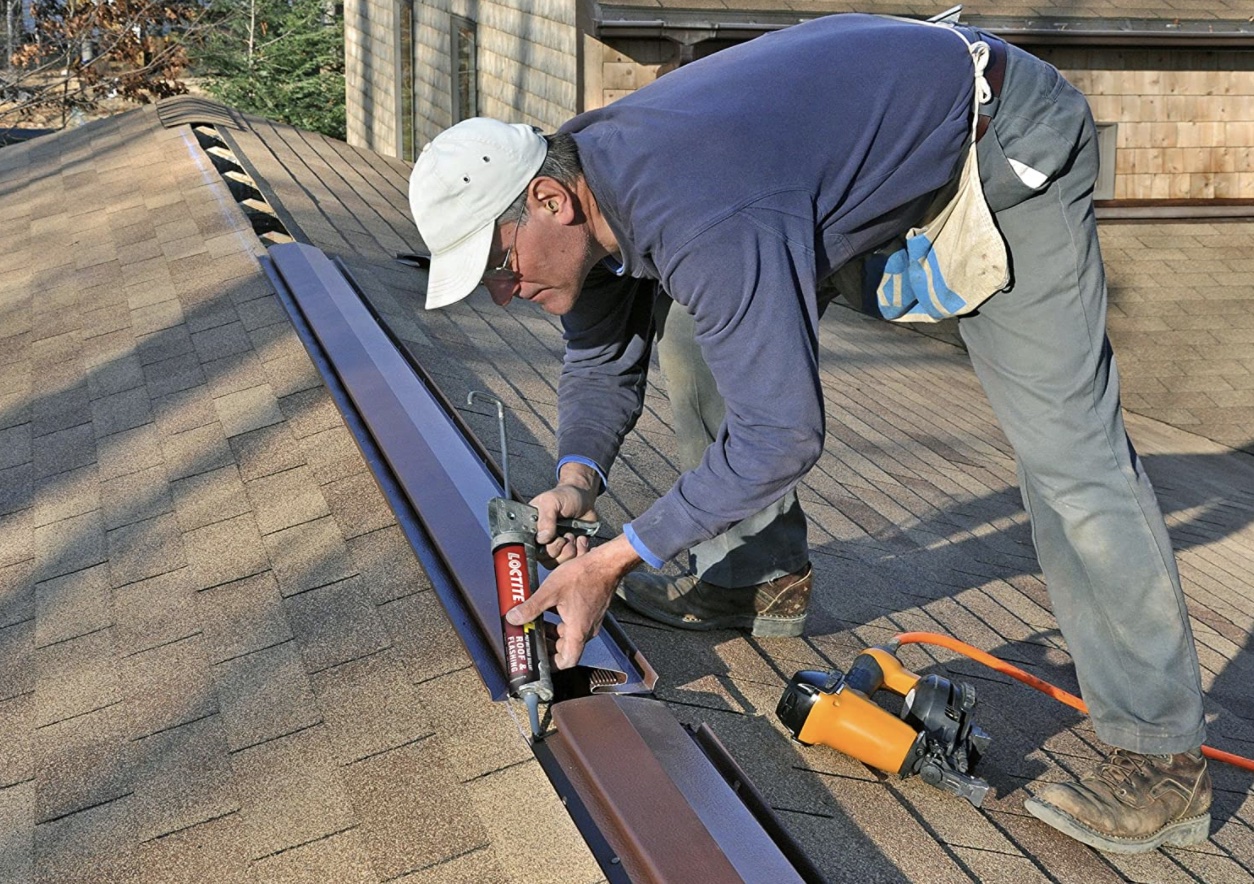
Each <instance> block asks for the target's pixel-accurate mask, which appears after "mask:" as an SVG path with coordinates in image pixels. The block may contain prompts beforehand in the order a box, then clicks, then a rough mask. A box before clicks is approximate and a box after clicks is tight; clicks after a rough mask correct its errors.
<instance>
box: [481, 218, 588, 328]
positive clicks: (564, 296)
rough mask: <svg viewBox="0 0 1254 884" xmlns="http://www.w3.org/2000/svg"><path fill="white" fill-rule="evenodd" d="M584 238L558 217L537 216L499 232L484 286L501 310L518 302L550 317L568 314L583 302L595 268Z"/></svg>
mask: <svg viewBox="0 0 1254 884" xmlns="http://www.w3.org/2000/svg"><path fill="white" fill-rule="evenodd" d="M589 246H590V243H589V242H588V237H587V235H586V234H585V232H584V231H583V230H582V229H581V228H579V227H577V226H571V225H565V224H561V223H559V222H558V221H556V220H555V219H554V217H553V213H551V212H547V211H544V210H539V211H536V210H532V211H531V212H529V213H528V215H527V217H526V218H525V219H523V221H522V223H521V224H515V223H507V224H502V225H500V226H499V227H497V230H496V238H495V240H494V241H493V247H492V252H491V254H490V255H489V256H488V269H487V270H486V271H485V272H484V275H483V285H484V287H485V288H487V290H488V292H489V293H490V294H491V295H492V300H493V301H494V302H495V303H497V304H498V305H500V306H502V307H506V306H508V305H509V303H510V301H512V300H513V299H514V298H521V299H522V300H524V301H530V302H531V303H533V304H535V305H536V306H538V307H540V309H542V310H544V311H545V312H546V313H551V314H553V315H554V316H561V315H563V314H565V313H569V312H570V310H571V308H573V307H574V306H575V302H576V301H577V300H578V299H579V293H580V291H581V290H582V288H583V281H584V278H585V277H586V276H587V275H588V267H589V266H590V260H589V256H590V248H589Z"/></svg>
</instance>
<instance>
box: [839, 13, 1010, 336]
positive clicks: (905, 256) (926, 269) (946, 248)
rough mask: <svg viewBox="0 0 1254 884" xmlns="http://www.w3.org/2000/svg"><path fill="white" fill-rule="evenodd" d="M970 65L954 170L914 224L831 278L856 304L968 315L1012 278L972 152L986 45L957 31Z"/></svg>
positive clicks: (884, 314)
mask: <svg viewBox="0 0 1254 884" xmlns="http://www.w3.org/2000/svg"><path fill="white" fill-rule="evenodd" d="M933 27H946V28H947V29H948V30H949V31H951V32H952V33H953V34H955V35H956V36H958V37H959V38H960V39H962V40H963V41H964V42H965V43H966V44H967V48H968V50H969V51H970V53H971V61H972V64H973V65H974V70H975V102H976V107H975V113H974V114H973V115H972V127H971V140H970V143H969V144H968V146H967V151H966V157H965V159H964V160H963V163H962V169H961V171H960V172H959V173H958V175H957V176H956V177H955V178H954V179H953V180H951V181H950V182H949V184H947V185H945V187H943V188H941V189H940V190H939V191H937V193H936V195H935V196H934V197H933V199H932V202H931V203H930V204H929V205H928V208H927V211H926V212H925V213H924V216H923V220H922V222H921V223H920V225H919V226H918V227H914V228H912V229H910V230H909V231H907V232H906V234H905V235H904V236H900V237H897V238H896V239H894V240H892V241H891V242H889V243H888V244H887V245H885V246H883V247H881V248H879V249H877V250H875V251H874V252H871V253H869V254H867V255H863V256H861V257H859V258H856V259H854V260H853V261H850V262H849V263H848V264H846V265H845V266H844V267H842V268H841V269H840V270H839V271H837V273H836V275H835V277H834V278H833V280H832V283H833V284H834V285H835V287H836V288H837V290H838V291H840V292H841V294H842V295H844V296H845V298H846V299H847V300H849V301H850V302H851V303H852V304H853V306H854V307H856V308H858V309H859V310H861V311H862V312H864V313H868V314H870V315H872V316H879V317H881V318H883V319H889V320H894V321H898V322H938V321H940V320H942V319H949V318H951V317H954V316H961V315H963V314H965V313H970V312H971V311H973V310H975V309H976V308H977V307H979V306H980V304H982V303H983V302H984V301H986V300H988V298H990V297H992V296H993V295H994V294H995V293H997V292H999V291H1001V290H1002V289H1003V288H1005V286H1006V284H1007V283H1008V282H1009V281H1010V270H1009V265H1008V262H1007V258H1006V243H1005V240H1003V239H1002V236H1001V234H1000V233H999V232H998V230H997V226H996V225H995V224H994V223H993V215H992V212H990V211H989V208H988V203H987V201H986V200H985V198H984V189H983V187H982V186H981V184H980V169H979V164H978V162H977V160H976V155H975V141H976V139H975V123H976V122H978V120H979V116H978V115H979V107H980V105H981V104H985V103H987V102H988V101H989V100H990V99H991V98H992V92H991V90H990V88H989V86H988V83H987V81H986V80H985V79H984V70H985V68H986V67H987V66H988V63H989V46H988V44H987V43H985V42H984V41H982V40H980V41H976V42H971V41H969V40H967V38H966V36H964V35H963V34H962V32H961V31H959V30H957V29H956V28H952V27H949V26H947V25H933Z"/></svg>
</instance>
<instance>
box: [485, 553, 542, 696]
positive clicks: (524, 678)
mask: <svg viewBox="0 0 1254 884" xmlns="http://www.w3.org/2000/svg"><path fill="white" fill-rule="evenodd" d="M492 562H493V564H494V565H495V566H496V596H497V601H498V603H499V604H500V608H501V629H502V630H503V631H504V633H505V665H506V669H507V670H508V674H509V685H510V687H511V688H513V689H514V690H517V689H518V688H520V687H522V686H523V685H525V684H529V683H530V682H533V681H535V680H536V679H538V678H539V677H540V675H539V672H537V670H536V644H535V643H536V627H535V624H534V623H528V624H526V625H525V626H514V625H513V624H512V623H509V622H508V621H506V619H505V612H506V611H508V610H510V609H511V608H513V607H514V606H515V605H518V604H521V603H522V602H525V601H526V600H527V599H528V598H529V597H530V596H531V586H530V585H529V584H530V582H531V581H530V578H529V576H528V571H529V569H528V567H527V551H526V548H525V547H524V546H523V545H522V544H521V543H507V544H505V545H503V546H500V547H498V548H497V549H496V550H494V551H493V553H492Z"/></svg>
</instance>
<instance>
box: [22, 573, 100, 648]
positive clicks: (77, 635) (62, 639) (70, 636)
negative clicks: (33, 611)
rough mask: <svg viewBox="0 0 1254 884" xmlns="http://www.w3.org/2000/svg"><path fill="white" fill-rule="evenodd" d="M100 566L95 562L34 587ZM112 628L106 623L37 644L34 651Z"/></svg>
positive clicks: (42, 581)
mask: <svg viewBox="0 0 1254 884" xmlns="http://www.w3.org/2000/svg"><path fill="white" fill-rule="evenodd" d="M102 564H104V563H103V562H97V563H96V564H94V565H89V566H88V567H86V568H80V569H79V570H78V571H70V572H68V573H66V574H58V575H56V576H55V577H50V578H48V579H47V580H41V581H40V582H39V583H37V584H35V585H36V586H39V585H40V584H42V583H50V582H52V581H53V580H60V579H61V578H63V577H68V576H70V575H72V574H78V573H79V572H80V571H88V570H90V569H91V568H98V567H99V566H100V565H102ZM37 617H38V615H36V617H33V618H31V619H37ZM112 628H113V624H112V623H107V624H105V625H104V626H97V627H96V628H95V629H89V630H87V631H86V632H79V633H75V634H74V635H68V636H66V637H65V638H59V639H57V640H56V641H54V642H48V643H47V644H43V645H38V644H37V645H35V650H36V651H43V650H46V649H48V648H55V647H57V646H58V645H63V644H65V643H66V642H72V641H77V640H78V639H80V638H86V637H87V636H89V635H95V634H96V633H99V632H104V631H105V630H107V629H112Z"/></svg>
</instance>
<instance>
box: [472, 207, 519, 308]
mask: <svg viewBox="0 0 1254 884" xmlns="http://www.w3.org/2000/svg"><path fill="white" fill-rule="evenodd" d="M521 229H522V221H519V222H518V223H517V224H515V225H514V241H513V243H512V244H511V245H510V247H509V249H507V250H506V252H505V259H504V260H503V261H501V264H500V266H499V267H491V268H489V269H488V270H486V271H484V274H483V276H482V277H480V282H482V283H483V285H484V287H485V288H486V289H487V290H488V291H489V292H490V293H491V295H492V297H493V299H494V300H497V301H500V300H501V299H502V298H504V299H505V300H508V299H509V298H512V297H513V296H514V295H515V293H516V292H517V291H518V287H519V284H520V283H521V282H522V274H521V273H519V272H518V271H517V270H515V269H514V268H512V267H510V264H509V262H510V258H513V257H514V256H515V255H516V253H517V249H518V231H519V230H521Z"/></svg>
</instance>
